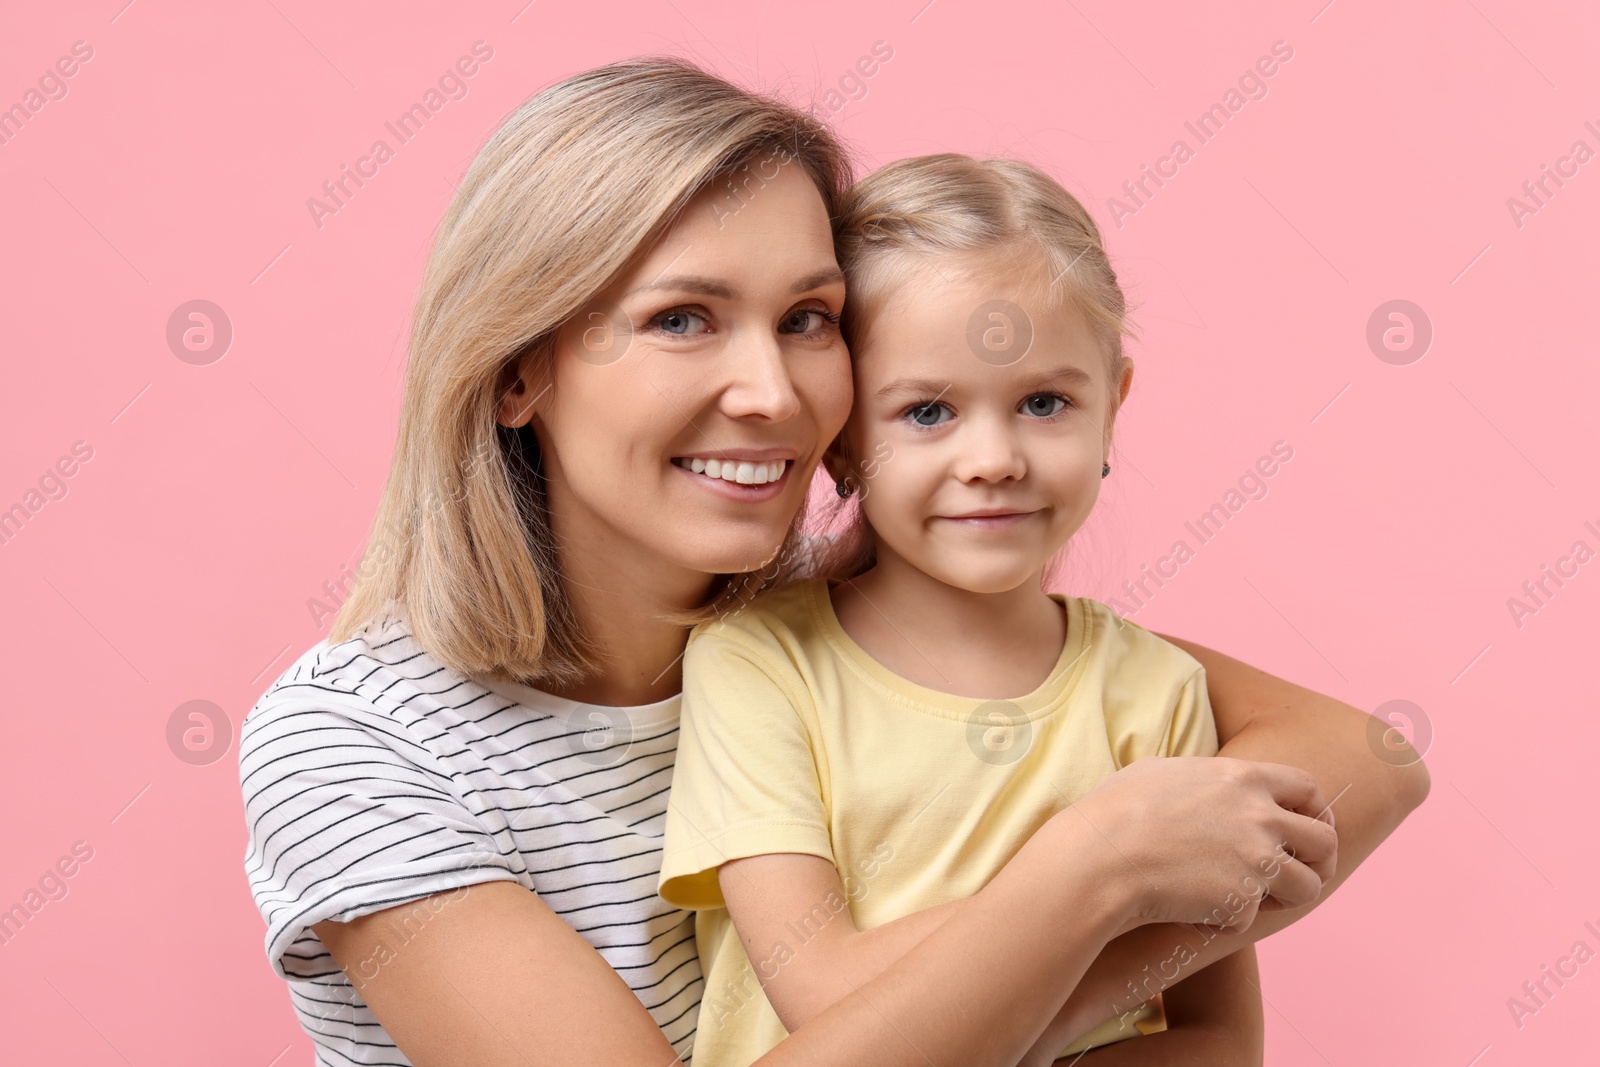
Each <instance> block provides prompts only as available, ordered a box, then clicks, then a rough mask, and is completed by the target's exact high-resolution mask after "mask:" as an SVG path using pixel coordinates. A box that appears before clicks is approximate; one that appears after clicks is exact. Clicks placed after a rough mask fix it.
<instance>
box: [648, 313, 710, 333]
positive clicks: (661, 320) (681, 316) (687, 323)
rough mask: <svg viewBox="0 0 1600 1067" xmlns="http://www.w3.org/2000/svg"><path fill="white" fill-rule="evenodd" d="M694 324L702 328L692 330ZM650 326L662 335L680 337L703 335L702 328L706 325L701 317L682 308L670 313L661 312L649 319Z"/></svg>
mask: <svg viewBox="0 0 1600 1067" xmlns="http://www.w3.org/2000/svg"><path fill="white" fill-rule="evenodd" d="M695 323H699V324H700V326H701V327H702V328H700V329H696V328H694V324H695ZM650 325H651V326H652V327H654V328H655V329H658V330H660V331H661V332H662V333H670V334H677V335H678V336H680V337H682V336H686V335H691V334H696V333H704V332H705V330H704V329H703V327H705V326H706V325H707V324H706V320H705V318H704V317H703V316H701V315H696V314H695V313H694V312H692V311H685V310H684V309H683V308H674V309H672V310H671V311H663V312H662V313H661V314H659V315H657V316H656V317H655V318H653V319H651V320H650Z"/></svg>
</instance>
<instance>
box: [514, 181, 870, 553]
mask: <svg viewBox="0 0 1600 1067" xmlns="http://www.w3.org/2000/svg"><path fill="white" fill-rule="evenodd" d="M843 305H844V280H843V276H842V275H841V274H840V271H839V265H838V262H837V260H836V259H835V257H834V251H833V236H832V230H831V227H830V225H829V221H828V215H827V210H826V208H825V207H824V205H823V201H822V197H821V194H820V193H819V192H818V191H817V188H816V185H815V184H814V183H813V182H812V180H811V178H810V177H809V176H808V175H807V174H806V172H805V171H804V169H803V168H801V167H800V166H799V165H798V164H795V163H789V164H786V165H784V166H782V167H779V168H778V169H777V173H776V174H775V176H774V177H772V178H770V179H768V180H766V181H765V182H762V181H761V179H760V178H759V177H754V178H752V180H749V181H747V182H746V183H745V184H744V186H743V187H742V188H741V190H740V193H739V197H738V198H736V197H734V195H733V194H731V193H728V192H723V191H718V190H711V191H708V192H707V193H703V194H701V195H700V196H699V197H697V198H696V199H695V200H694V201H693V202H691V203H690V205H689V207H688V208H687V209H686V210H685V212H684V213H683V215H682V216H681V218H680V219H679V220H678V221H677V223H676V224H675V225H674V226H673V227H672V229H671V230H670V231H668V233H667V235H666V236H665V237H664V238H663V239H662V240H661V241H660V243H659V244H658V245H657V246H656V247H655V248H654V249H652V250H651V251H650V252H649V253H648V254H647V255H645V256H644V257H643V259H642V260H641V261H640V262H639V263H638V265H637V266H636V267H635V268H634V269H632V270H631V271H630V272H629V273H627V275H626V276H625V277H622V278H620V279H619V280H618V281H617V282H616V283H615V284H614V285H612V286H611V287H610V288H608V289H607V290H606V291H605V292H603V293H601V294H599V296H598V297H597V299H596V300H595V301H594V304H593V306H592V307H591V308H590V309H588V310H586V311H585V312H584V313H582V314H579V315H577V316H575V317H574V319H573V321H572V322H570V323H569V324H568V325H567V326H566V327H565V328H564V329H563V330H562V331H561V334H560V336H559V338H558V340H557V343H556V348H555V354H554V358H553V360H552V362H551V365H550V368H549V373H548V376H543V375H541V374H540V372H539V368H537V367H534V366H533V365H532V364H531V362H530V363H529V364H528V365H525V366H524V367H523V368H522V375H521V379H520V381H519V382H517V383H516V385H515V386H514V387H513V389H512V391H511V393H510V394H509V395H507V396H506V397H505V399H504V401H503V402H502V404H501V406H500V413H499V421H500V422H501V423H502V424H504V425H508V426H520V425H523V424H524V423H526V422H527V421H528V420H529V419H530V418H531V419H532V420H533V425H534V432H535V434H536V436H537V438H538V441H539V446H540V448H541V450H542V451H543V455H544V470H545V475H546V478H547V479H548V483H547V488H548V499H549V503H550V510H551V519H552V525H553V528H554V531H555V534H556V536H557V538H558V540H559V542H560V544H561V546H562V551H563V553H564V556H563V560H564V563H567V564H569V565H570V564H580V565H579V566H577V567H576V568H573V569H574V570H575V571H576V572H577V573H574V575H573V576H574V577H580V575H581V574H582V573H584V572H587V573H588V574H591V575H593V574H595V573H596V572H595V570H594V567H595V565H596V564H598V565H600V566H606V565H607V563H608V561H609V563H610V565H611V566H612V567H615V568H616V569H619V570H623V571H628V570H633V568H634V567H635V566H636V565H637V566H641V567H644V568H646V569H648V570H649V572H650V573H658V570H657V568H659V567H660V566H662V565H667V566H671V567H676V568H679V569H681V570H682V571H687V572H693V573H694V574H696V575H708V574H715V573H733V572H740V571H745V570H753V569H756V568H757V567H759V566H761V565H762V564H763V563H765V562H766V561H767V560H769V559H770V558H771V557H772V556H773V554H774V553H775V552H776V551H777V549H778V547H779V545H780V544H781V543H782V541H783V537H784V534H785V533H786V531H787V529H788V526H789V524H790V522H791V521H792V520H793V518H794V516H795V514H796V513H797V512H798V510H799V508H800V506H801V504H802V502H803V500H804V498H805V493H806V487H807V485H808V484H809V482H810V480H811V474H812V472H813V471H814V470H815V468H816V464H817V462H818V460H819V459H820V457H821V455H822V451H823V449H824V448H825V447H826V446H827V445H828V443H829V442H830V441H831V440H832V439H833V437H834V436H835V435H836V434H837V433H838V431H839V429H840V428H841V427H842V426H843V425H844V421H845V418H846V416H847V415H848V414H849V410H850V403H851V377H850V357H849V352H848V350H847V349H846V347H845V344H844V341H843V339H842V337H841V336H840V333H839V328H838V321H837V320H838V315H839V312H840V310H841V309H842V308H843ZM574 552H578V553H581V554H582V555H583V556H584V557H586V558H587V563H588V566H582V565H581V564H582V563H583V562H584V560H580V559H578V558H574V557H573V556H572V553H574ZM663 577H665V576H663ZM580 580H581V578H580Z"/></svg>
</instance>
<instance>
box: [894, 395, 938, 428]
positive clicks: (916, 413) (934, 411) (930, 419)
mask: <svg viewBox="0 0 1600 1067" xmlns="http://www.w3.org/2000/svg"><path fill="white" fill-rule="evenodd" d="M949 412H950V409H949V407H947V406H946V405H944V404H941V403H940V402H939V401H937V400H930V401H928V402H927V403H925V404H914V405H912V406H911V407H909V408H907V409H906V411H905V413H904V414H903V415H901V416H900V417H901V418H903V419H910V420H911V422H912V424H913V425H916V426H938V425H941V424H942V423H944V422H947V421H948V420H947V419H943V418H940V415H943V414H948V413H949Z"/></svg>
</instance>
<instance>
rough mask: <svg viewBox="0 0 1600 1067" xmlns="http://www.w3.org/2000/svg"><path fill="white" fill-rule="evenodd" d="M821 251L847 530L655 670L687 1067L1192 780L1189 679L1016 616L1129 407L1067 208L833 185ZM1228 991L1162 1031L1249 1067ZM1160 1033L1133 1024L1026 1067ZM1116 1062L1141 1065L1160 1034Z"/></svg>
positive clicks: (1110, 281) (1016, 196)
mask: <svg viewBox="0 0 1600 1067" xmlns="http://www.w3.org/2000/svg"><path fill="white" fill-rule="evenodd" d="M841 230H842V232H841V237H840V253H841V255H840V259H841V265H842V266H843V268H844V270H845V272H846V279H847V303H846V307H845V310H844V330H845V335H846V338H847V340H848V342H849V345H850V350H851V352H852V354H853V358H854V377H855V407H854V409H853V411H852V413H851V415H850V419H849V422H848V424H847V425H846V427H845V430H844V432H843V433H842V434H841V435H840V437H839V438H838V440H837V441H836V442H835V443H834V445H833V446H832V448H830V450H829V452H828V455H827V456H826V458H825V461H824V462H825V463H826V465H827V469H828V471H829V473H830V474H831V475H832V477H833V478H834V479H835V481H836V483H837V490H838V494H839V497H840V498H842V500H843V506H845V507H849V505H850V503H851V502H852V501H854V502H855V504H856V505H857V506H856V507H855V508H853V509H852V510H850V511H849V512H847V513H846V515H845V516H844V517H845V519H846V522H845V526H844V530H843V532H842V533H840V534H839V536H838V537H837V538H836V540H835V541H834V551H832V552H831V553H830V554H829V556H828V557H827V558H824V559H823V560H822V562H821V563H820V567H821V572H820V576H818V577H815V578H813V579H812V580H809V581H803V582H799V583H796V584H792V585H789V586H788V587H786V588H783V589H780V590H778V591H776V592H771V593H767V594H763V595H762V596H760V597H758V598H756V599H755V600H754V601H753V602H752V603H751V604H749V605H748V606H747V607H744V608H743V609H742V610H739V611H737V612H734V613H731V614H728V615H725V616H724V617H722V618H720V619H718V620H716V621H713V622H710V623H705V624H702V625H701V626H699V627H697V628H696V630H695V632H694V633H693V635H692V636H691V638H690V643H689V646H688V651H687V653H686V654H685V658H684V697H683V708H682V733H681V738H680V743H679V751H678V767H677V772H676V779H675V782H674V785H673V791H672V796H671V804H670V806H669V809H668V816H667V826H666V843H665V858H664V862H663V868H662V872H661V887H660V888H661V895H662V897H664V898H665V899H666V900H667V901H668V902H670V903H672V904H675V905H678V906H682V907H686V908H694V909H701V910H700V912H699V921H698V924H697V937H698V940H699V952H700V957H701V961H702V965H703V968H704V971H705V978H706V987H705V994H704V1000H703V1002H702V1006H701V1022H700V1028H699V1033H698V1035H697V1040H696V1047H695V1063H696V1067H728V1065H743V1064H748V1063H750V1062H751V1061H753V1060H755V1059H756V1058H757V1057H759V1056H760V1055H761V1054H762V1053H763V1052H765V1051H766V1050H768V1049H770V1048H771V1047H772V1046H773V1045H775V1044H776V1043H777V1042H778V1041H780V1040H781V1039H782V1038H783V1037H784V1035H785V1034H786V1032H787V1030H792V1029H795V1028H796V1027H798V1026H799V1025H801V1024H803V1023H804V1022H805V1021H806V1020H808V1019H810V1018H811V1017H813V1016H815V1015H816V1014H817V1013H818V1012H820V1011H822V1010H824V1009H825V1008H827V1007H828V1006H829V1005H830V1004H833V1003H835V1002H836V1001H839V1000H841V999H844V998H846V997H849V996H850V995H851V994H852V993H853V991H855V990H856V989H857V988H858V987H859V986H861V985H862V984H863V983H864V982H866V981H868V980H869V979H871V978H872V977H874V976H875V975H877V974H878V973H880V972H881V971H883V970H884V969H885V968H886V967H887V966H889V965H890V964H891V963H892V962H893V961H894V960H896V959H898V958H899V957H900V956H901V955H903V954H904V953H905V952H907V951H909V950H910V949H911V948H912V947H913V946H915V945H916V944H917V942H918V941H920V940H921V939H922V938H923V937H925V936H927V934H928V932H929V931H930V930H932V929H933V928H935V927H936V926H938V925H939V923H940V922H941V921H943V918H944V914H945V912H946V908H947V906H948V905H949V904H950V903H951V902H953V901H958V900H962V899H964V898H966V897H969V896H971V895H972V894H974V893H975V892H977V891H978V890H979V889H981V888H982V887H983V886H984V885H985V883H986V882H987V881H988V880H989V879H990V878H991V877H993V876H994V874H995V873H996V872H997V871H998V870H999V869H1000V868H1001V867H1002V866H1004V865H1005V863H1006V861H1007V860H1008V859H1009V858H1010V857H1011V856H1012V855H1013V854H1014V853H1015V852H1016V850H1017V849H1018V848H1019V847H1021V845H1022V844H1023V843H1024V842H1025V841H1027V839H1028V838H1029V836H1030V835H1031V834H1032V833H1033V832H1034V830H1035V829H1037V828H1038V827H1039V826H1040V825H1041V824H1042V823H1043V822H1044V821H1045V820H1046V819H1048V818H1049V817H1050V816H1051V815H1053V814H1055V813H1056V812H1059V811H1061V810H1062V809H1063V808H1066V807H1068V806H1069V805H1072V804H1074V803H1076V802H1077V801H1078V800H1079V799H1080V798H1082V797H1083V796H1084V795H1085V794H1086V793H1088V791H1089V790H1090V789H1092V788H1093V787H1094V786H1095V784H1096V783H1097V782H1099V781H1101V780H1102V779H1103V778H1105V777H1106V776H1108V775H1110V774H1112V773H1113V772H1114V771H1116V770H1117V769H1118V768H1120V767H1123V766H1125V765H1127V764H1129V763H1131V762H1133V761H1134V760H1138V759H1141V758H1143V757H1145V756H1210V755H1214V754H1215V753H1216V751H1217V733H1216V728H1215V725H1214V723H1213V720H1212V714H1211V708H1210V704H1209V702H1208V699H1207V693H1206V682H1205V674H1204V671H1203V669H1202V668H1201V666H1200V664H1199V663H1198V662H1197V661H1196V660H1194V659H1193V658H1191V657H1190V656H1189V655H1188V654H1187V653H1185V652H1183V651H1182V650H1180V649H1179V648H1177V647H1176V646H1174V645H1172V644H1169V643H1168V642H1166V641H1164V640H1162V639H1160V638H1158V637H1156V636H1154V635H1153V634H1151V633H1149V632H1148V631H1146V630H1145V629H1143V628H1141V627H1139V626H1137V625H1135V624H1133V623H1130V622H1127V621H1125V620H1123V619H1120V618H1118V617H1117V616H1116V615H1115V614H1114V613H1113V612H1112V611H1111V609H1110V608H1108V607H1106V606H1105V605H1104V604H1101V603H1099V602H1097V601H1094V600H1089V599H1085V598H1082V597H1071V596H1065V595H1062V594H1059V593H1046V592H1045V591H1044V585H1045V583H1046V582H1048V580H1049V577H1050V570H1051V565H1052V563H1053V561H1054V560H1055V558H1056V557H1057V555H1058V553H1059V552H1060V550H1062V548H1063V547H1064V546H1065V545H1066V544H1067V542H1068V540H1069V539H1070V538H1071V537H1072V535H1073V534H1074V533H1075V532H1076V531H1077V530H1078V528H1079V527H1080V526H1082V524H1083V522H1084V520H1085V519H1087V518H1088V515H1089V512H1090V509H1091V508H1093V506H1094V502H1095V498H1096V496H1097V494H1098V490H1099V485H1100V481H1101V479H1102V478H1104V477H1105V476H1107V475H1108V474H1109V473H1110V471H1111V465H1110V456H1111V442H1112V428H1113V422H1114V417H1115V415H1116V412H1117V410H1118V408H1119V406H1120V405H1121V403H1122V401H1123V399H1124V398H1125V397H1126V396H1127V394H1128V388H1129V385H1130V383H1131V381H1132V365H1131V363H1130V361H1129V360H1128V359H1127V358H1126V357H1125V356H1124V355H1123V354H1122V344H1121V335H1122V333H1123V331H1124V316H1125V302H1124V299H1123V296H1122V293H1121V290H1120V289H1119V288H1118V285H1117V280H1116V275H1115V274H1114V272H1113V271H1112V269H1111V266H1110V264H1109V263H1108V261H1107V259H1106V255H1105V252H1104V250H1103V248H1102V247H1101V243H1100V236H1099V232H1098V230H1097V228H1096V227H1095V224H1094V222H1093V221H1092V220H1091V219H1090V218H1089V215H1088V213H1087V212H1086V211H1085V210H1084V208H1083V206H1082V205H1081V204H1080V203H1079V202H1078V201H1077V200H1076V199H1074V198H1073V197H1072V196H1071V194H1069V193H1068V192H1066V190H1064V189H1062V188H1061V187H1060V185H1058V184H1057V183H1056V182H1054V181H1053V180H1051V179H1050V178H1049V177H1047V176H1046V175H1045V174H1043V173H1042V172H1040V171H1039V170H1037V169H1036V168H1034V167H1031V166H1029V165H1027V164H1024V163H1020V162H1014V161H1008V160H990V161H977V160H973V159H971V158H969V157H966V156H960V155H936V156H926V157H921V158H916V159H908V160H902V161H900V162H898V163H894V164H891V165H889V166H887V167H885V168H883V169H882V170H879V171H878V172H876V173H875V174H873V175H871V176H870V177H868V178H866V179H865V180H863V181H862V182H861V183H860V184H859V185H857V186H856V187H855V190H854V191H853V193H852V194H851V199H850V201H849V204H848V210H847V212H846V215H845V218H844V220H843V222H842V224H841ZM1151 817H1152V818H1157V817H1159V814H1158V813H1152V816H1151ZM724 903H725V904H726V910H723V908H722V905H724ZM1218 915H1219V922H1222V923H1224V924H1225V923H1226V918H1227V916H1226V912H1220V911H1219V913H1218ZM1254 966H1255V964H1254V956H1253V953H1252V952H1251V950H1249V949H1248V948H1247V949H1244V950H1241V951H1240V952H1238V953H1235V954H1234V955H1232V956H1229V957H1227V958H1226V959H1224V960H1223V961H1222V962H1219V963H1217V964H1215V965H1213V966H1212V967H1211V968H1209V969H1207V970H1206V971H1205V972H1204V973H1203V974H1202V975H1201V976H1200V977H1199V978H1197V979H1190V980H1188V981H1185V982H1182V983H1180V984H1179V985H1177V986H1176V987H1174V988H1172V989H1170V990H1169V991H1168V992H1167V994H1166V1002H1167V1011H1168V1015H1169V1016H1171V1017H1172V1018H1173V1019H1174V1020H1177V1019H1180V1018H1181V1019H1182V1020H1184V1021H1185V1023H1188V1022H1190V1021H1206V1022H1208V1023H1212V1024H1215V1025H1216V1026H1217V1027H1218V1028H1221V1029H1225V1030H1227V1031H1228V1032H1229V1033H1231V1034H1233V1035H1234V1037H1235V1039H1236V1040H1237V1042H1238V1045H1237V1046H1236V1052H1237V1053H1238V1054H1239V1055H1242V1056H1243V1057H1245V1058H1248V1059H1253V1060H1255V1061H1256V1062H1259V1058H1260V1055H1261V1050H1260V1028H1261V1024H1260V1011H1261V1005H1260V997H1259V992H1258V991H1255V969H1254ZM1169 977H1170V976H1169ZM1246 979H1248V980H1249V982H1250V987H1249V988H1248V989H1246V988H1245V987H1244V985H1243V982H1244V980H1246ZM1153 994H1154V991H1153V990H1151V991H1150V992H1147V993H1146V994H1145V996H1146V997H1152V996H1153ZM1104 1014H1105V1016H1111V1015H1113V1011H1112V1010H1111V1009H1108V1010H1107V1011H1106V1012H1105V1013H1104ZM1080 1029H1081V1027H1080ZM1163 1029H1165V1023H1164V1020H1163V1016H1162V1011H1161V1008H1160V1001H1159V999H1151V1000H1146V1001H1145V1002H1144V1003H1143V1004H1142V1006H1140V1007H1139V1008H1138V1009H1137V1010H1134V1011H1130V1012H1127V1013H1126V1014H1124V1015H1122V1016H1121V1017H1120V1018H1107V1019H1106V1021H1105V1022H1103V1023H1102V1024H1101V1025H1100V1026H1098V1027H1097V1028H1095V1029H1094V1030H1093V1031H1091V1032H1090V1033H1088V1034H1085V1035H1082V1036H1078V1035H1076V1034H1071V1033H1065V1032H1062V1031H1060V1030H1059V1029H1052V1030H1048V1031H1046V1033H1045V1034H1044V1035H1043V1036H1042V1037H1041V1038H1040V1041H1039V1043H1038V1044H1037V1045H1036V1046H1035V1047H1034V1050H1033V1052H1032V1053H1031V1054H1030V1057H1031V1058H1030V1060H1029V1061H1028V1062H1038V1063H1047V1062H1049V1061H1050V1060H1051V1059H1053V1058H1055V1057H1057V1056H1062V1055H1068V1054H1072V1053H1076V1052H1078V1051H1080V1050H1081V1049H1084V1048H1088V1047H1091V1046H1093V1045H1102V1044H1106V1043H1108V1042H1112V1041H1117V1040H1120V1039H1122V1038H1125V1037H1131V1036H1135V1035H1138V1034H1141V1033H1155V1032H1158V1031H1161V1030H1163ZM1200 1029H1203V1028H1201V1027H1194V1028H1193V1029H1192V1030H1191V1032H1198V1031H1199V1030H1200ZM1072 1037H1077V1040H1071V1041H1069V1039H1070V1038H1072ZM1213 1037H1214V1034H1213V1035H1212V1037H1208V1038H1207V1039H1208V1040H1211V1039H1213ZM1142 1040H1144V1041H1146V1042H1147V1043H1150V1044H1151V1045H1152V1046H1153V1043H1154V1042H1155V1041H1161V1042H1162V1043H1163V1045H1162V1050H1161V1052H1160V1053H1159V1055H1160V1056H1161V1058H1162V1060H1163V1061H1165V1060H1166V1058H1167V1057H1168V1056H1171V1055H1173V1054H1174V1053H1176V1052H1177V1051H1178V1048H1179V1045H1178V1043H1179V1042H1182V1041H1185V1040H1187V1038H1186V1032H1185V1025H1183V1024H1179V1023H1177V1022H1176V1021H1175V1023H1174V1026H1173V1027H1172V1028H1171V1029H1170V1030H1167V1032H1166V1033H1165V1034H1163V1035H1162V1036H1161V1037H1159V1038H1143V1039H1142ZM1207 1047H1208V1049H1209V1048H1214V1047H1215V1046H1207ZM1130 1051H1131V1050H1130ZM1146 1051H1147V1052H1149V1053H1151V1054H1156V1053H1155V1050H1154V1048H1153V1047H1151V1048H1148V1049H1146ZM1096 1062H1110V1061H1109V1060H1105V1059H1097V1060H1096ZM1228 1062H1236V1061H1235V1060H1233V1059H1229V1061H1228Z"/></svg>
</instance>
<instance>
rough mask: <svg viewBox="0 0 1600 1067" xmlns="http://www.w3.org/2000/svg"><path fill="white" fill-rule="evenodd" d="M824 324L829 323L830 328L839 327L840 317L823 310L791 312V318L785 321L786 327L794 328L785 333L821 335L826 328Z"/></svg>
mask: <svg viewBox="0 0 1600 1067" xmlns="http://www.w3.org/2000/svg"><path fill="white" fill-rule="evenodd" d="M823 323H827V324H828V325H829V326H837V325H839V316H838V315H834V314H830V313H829V312H826V311H824V310H822V309H821V308H800V309H798V310H796V311H792V312H790V313H789V317H788V318H786V319H784V320H783V325H784V326H787V327H793V328H792V329H786V330H784V331H783V332H785V333H820V332H821V331H822V330H823V329H825V328H826V327H825V326H824V325H823ZM808 324H809V325H808Z"/></svg>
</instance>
